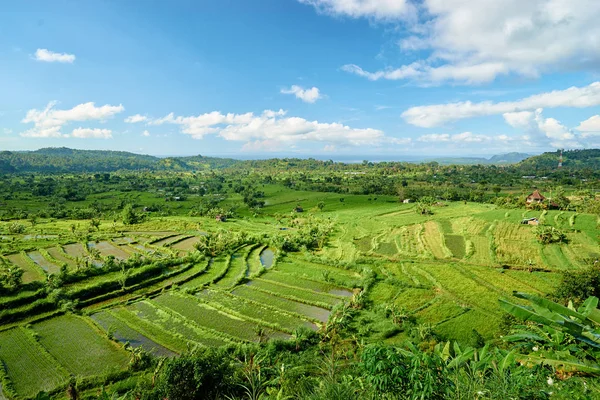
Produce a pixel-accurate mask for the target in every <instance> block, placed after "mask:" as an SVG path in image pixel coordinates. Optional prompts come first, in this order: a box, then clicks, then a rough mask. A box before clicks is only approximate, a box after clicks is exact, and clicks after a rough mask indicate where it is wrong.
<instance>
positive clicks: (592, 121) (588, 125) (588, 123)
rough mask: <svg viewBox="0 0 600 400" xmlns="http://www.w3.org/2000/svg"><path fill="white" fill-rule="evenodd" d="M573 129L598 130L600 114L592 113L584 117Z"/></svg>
mask: <svg viewBox="0 0 600 400" xmlns="http://www.w3.org/2000/svg"><path fill="white" fill-rule="evenodd" d="M575 129H577V130H578V131H580V132H600V115H594V116H593V117H590V118H588V119H586V120H585V121H583V122H581V123H580V124H579V126H578V127H577V128H575Z"/></svg>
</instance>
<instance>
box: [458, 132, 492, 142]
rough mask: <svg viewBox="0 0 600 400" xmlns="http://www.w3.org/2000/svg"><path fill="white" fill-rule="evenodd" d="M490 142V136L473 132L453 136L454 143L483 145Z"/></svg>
mask: <svg viewBox="0 0 600 400" xmlns="http://www.w3.org/2000/svg"><path fill="white" fill-rule="evenodd" d="M488 140H490V137H489V136H486V135H478V134H474V133H472V132H463V133H457V134H455V135H452V141H453V142H457V143H483V142H486V141H488Z"/></svg>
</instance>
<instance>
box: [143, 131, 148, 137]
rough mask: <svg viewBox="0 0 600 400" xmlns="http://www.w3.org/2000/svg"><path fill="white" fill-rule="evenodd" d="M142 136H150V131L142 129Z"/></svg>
mask: <svg viewBox="0 0 600 400" xmlns="http://www.w3.org/2000/svg"><path fill="white" fill-rule="evenodd" d="M142 136H144V137H150V132H148V131H144V132H142Z"/></svg>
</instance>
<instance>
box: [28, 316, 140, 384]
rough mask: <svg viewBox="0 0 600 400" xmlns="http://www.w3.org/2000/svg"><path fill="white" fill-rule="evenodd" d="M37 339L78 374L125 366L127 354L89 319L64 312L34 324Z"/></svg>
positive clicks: (65, 367)
mask: <svg viewBox="0 0 600 400" xmlns="http://www.w3.org/2000/svg"><path fill="white" fill-rule="evenodd" d="M33 330H34V331H35V332H36V333H37V335H38V336H39V343H40V344H41V345H42V346H43V347H44V348H45V349H46V350H47V351H48V352H49V353H50V354H51V355H52V357H54V358H55V359H56V360H58V362H59V363H60V365H62V367H63V368H64V369H66V370H67V371H69V372H70V373H72V374H74V375H77V376H92V375H101V374H103V373H106V372H107V371H113V370H121V369H124V368H126V367H127V364H128V362H129V356H128V355H127V352H125V350H123V349H122V348H121V347H120V346H118V345H117V344H116V343H114V342H111V341H110V340H108V339H107V338H106V336H104V335H103V334H102V333H101V332H100V331H99V330H97V329H95V327H94V325H93V323H92V322H91V321H86V319H85V318H83V317H78V316H74V315H65V316H61V317H57V318H52V319H49V320H46V321H43V322H40V323H38V324H35V325H33Z"/></svg>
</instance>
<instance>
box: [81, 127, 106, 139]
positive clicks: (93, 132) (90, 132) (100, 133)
mask: <svg viewBox="0 0 600 400" xmlns="http://www.w3.org/2000/svg"><path fill="white" fill-rule="evenodd" d="M71 136H72V137H75V138H80V139H90V138H92V139H110V138H112V131H111V130H110V129H97V128H96V129H91V128H77V129H73V132H72V133H71Z"/></svg>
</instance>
